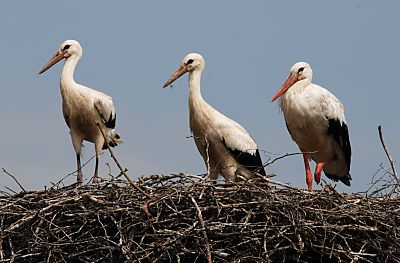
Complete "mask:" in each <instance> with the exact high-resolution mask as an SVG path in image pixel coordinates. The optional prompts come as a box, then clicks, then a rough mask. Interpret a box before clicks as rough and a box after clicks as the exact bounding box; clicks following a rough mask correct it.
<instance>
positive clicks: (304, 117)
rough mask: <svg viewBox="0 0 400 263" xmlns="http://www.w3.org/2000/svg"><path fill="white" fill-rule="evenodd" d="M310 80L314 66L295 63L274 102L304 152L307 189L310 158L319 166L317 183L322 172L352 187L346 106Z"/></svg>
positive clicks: (309, 185)
mask: <svg viewBox="0 0 400 263" xmlns="http://www.w3.org/2000/svg"><path fill="white" fill-rule="evenodd" d="M311 81H312V69H311V66H310V65H309V64H307V63H305V62H298V63H296V64H295V65H293V66H292V68H291V71H290V75H289V77H288V79H287V80H286V81H285V83H284V84H283V85H282V87H281V88H280V89H279V90H278V92H277V93H276V94H275V95H274V97H273V98H272V101H274V100H276V99H277V98H280V101H279V105H280V108H281V109H282V112H283V115H284V117H285V121H286V126H287V128H288V131H289V133H290V135H291V136H292V139H293V140H294V141H295V142H296V143H297V145H298V146H299V148H300V150H301V151H302V152H303V157H304V164H305V168H306V182H307V185H308V188H309V189H310V190H312V175H311V170H310V166H309V163H308V160H309V159H312V160H314V161H315V162H316V163H317V166H316V169H315V173H314V179H315V181H316V182H317V183H319V182H320V178H321V172H322V170H323V171H324V172H325V175H326V176H327V177H328V178H330V179H332V180H334V181H338V180H340V181H341V182H343V183H344V184H345V185H347V186H350V180H351V176H350V173H349V172H350V162H351V146H350V140H349V133H348V128H347V124H346V118H345V115H344V108H343V105H342V103H341V102H340V101H339V100H338V99H337V98H336V97H335V96H334V95H333V94H332V93H330V92H329V91H328V90H326V89H325V88H323V87H321V86H318V85H316V84H314V83H312V82H311Z"/></svg>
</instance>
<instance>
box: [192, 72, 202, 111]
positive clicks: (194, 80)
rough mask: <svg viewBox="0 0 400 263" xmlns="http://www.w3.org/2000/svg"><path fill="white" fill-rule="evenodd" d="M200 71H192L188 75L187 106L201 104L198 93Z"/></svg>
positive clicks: (200, 97)
mask: <svg viewBox="0 0 400 263" xmlns="http://www.w3.org/2000/svg"><path fill="white" fill-rule="evenodd" d="M200 79H201V71H198V70H195V71H192V72H191V73H190V75H189V104H191V103H196V102H197V103H198V102H203V101H204V100H203V97H202V96H201V92H200Z"/></svg>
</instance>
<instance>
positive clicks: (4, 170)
mask: <svg viewBox="0 0 400 263" xmlns="http://www.w3.org/2000/svg"><path fill="white" fill-rule="evenodd" d="M1 169H3V172H4V173H5V174H7V175H9V176H11V178H12V179H14V181H15V182H16V183H17V184H18V185H19V187H20V188H21V189H22V191H24V192H26V190H25V188H24V187H22V185H21V184H20V183H19V182H18V180H17V178H15V176H14V175H12V174H10V173H9V172H7V171H6V169H4V168H1Z"/></svg>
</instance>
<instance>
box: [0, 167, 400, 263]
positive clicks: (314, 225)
mask: <svg viewBox="0 0 400 263" xmlns="http://www.w3.org/2000/svg"><path fill="white" fill-rule="evenodd" d="M138 185H140V187H141V188H142V189H144V190H145V191H146V193H148V194H149V195H150V196H151V198H148V197H147V196H146V195H144V194H143V193H141V192H140V191H138V189H137V188H134V187H132V186H131V185H129V184H127V185H125V184H124V183H123V182H109V183H102V184H100V185H97V186H93V185H86V186H82V187H79V188H70V189H68V188H65V189H57V190H55V189H52V190H47V191H41V192H24V193H21V194H18V195H13V196H6V195H3V196H0V262H13V261H14V262H132V261H136V262H275V261H280V262H282V261H286V262H293V261H294V262H318V261H321V262H325V261H328V260H329V261H333V262H340V261H342V262H351V261H352V262H355V261H357V260H358V261H359V262H397V261H400V242H399V237H400V199H399V198H382V197H369V196H367V195H361V194H356V195H347V194H341V193H338V192H337V191H336V190H335V189H333V188H332V187H330V186H329V185H328V186H324V187H323V188H322V190H320V191H316V192H308V191H303V190H300V189H295V188H292V187H285V186H282V185H279V186H277V185H274V182H273V181H271V180H269V179H265V180H263V181H257V182H250V181H248V182H241V183H238V184H227V183H225V184H217V185H212V184H210V183H207V182H204V179H203V178H201V177H199V176H194V175H187V174H176V175H169V176H163V175H153V176H149V177H144V178H141V179H140V180H139V183H138Z"/></svg>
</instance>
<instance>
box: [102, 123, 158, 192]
mask: <svg viewBox="0 0 400 263" xmlns="http://www.w3.org/2000/svg"><path fill="white" fill-rule="evenodd" d="M100 116H101V115H100ZM96 125H97V127H99V130H100V132H101V134H102V135H103V137H104V139H105V140H106V141H107V137H106V136H105V134H104V132H103V130H102V129H101V127H100V124H99V123H96ZM107 149H108V151H109V152H110V155H111V158H112V159H113V160H114V162H115V164H116V165H117V166H118V168H119V170H120V171H121V173H122V174H123V175H124V176H125V178H126V180H128V182H129V183H130V185H132V186H133V187H135V188H136V190H138V191H139V192H141V193H142V194H144V195H145V196H146V197H147V198H150V199H151V196H150V195H149V194H148V193H146V192H145V191H144V190H143V189H142V188H140V187H139V186H138V185H137V184H136V183H135V182H134V181H133V180H132V179H131V178H130V177H129V176H128V175H127V174H126V173H125V171H126V169H123V168H122V166H121V165H120V164H119V162H118V160H117V158H116V157H115V155H114V153H113V151H112V150H111V147H109V146H108V147H107Z"/></svg>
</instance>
